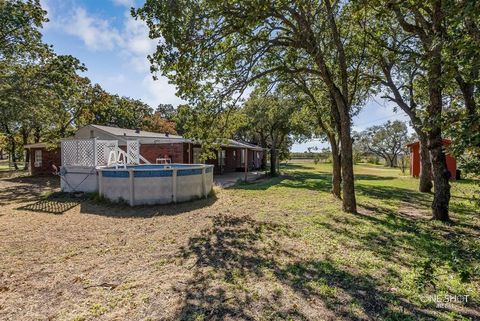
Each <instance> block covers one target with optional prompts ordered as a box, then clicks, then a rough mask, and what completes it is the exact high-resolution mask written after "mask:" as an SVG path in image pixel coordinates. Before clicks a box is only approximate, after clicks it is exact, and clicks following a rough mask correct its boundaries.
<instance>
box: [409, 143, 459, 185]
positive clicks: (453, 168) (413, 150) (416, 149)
mask: <svg viewBox="0 0 480 321" xmlns="http://www.w3.org/2000/svg"><path fill="white" fill-rule="evenodd" d="M443 144H444V146H448V145H449V144H450V142H449V141H444V142H443ZM409 146H410V175H411V176H413V177H419V176H420V170H421V162H420V143H418V142H417V143H414V144H412V145H409ZM445 157H446V161H447V168H448V171H449V172H450V178H451V179H455V178H456V175H457V160H456V159H455V158H454V157H453V156H451V155H449V154H446V155H445Z"/></svg>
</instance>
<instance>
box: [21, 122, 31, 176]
mask: <svg viewBox="0 0 480 321" xmlns="http://www.w3.org/2000/svg"><path fill="white" fill-rule="evenodd" d="M28 134H29V133H28V131H25V130H22V143H23V146H25V145H27V144H28ZM29 162H30V153H28V152H27V153H25V164H24V165H23V169H24V170H27V169H28V164H29Z"/></svg>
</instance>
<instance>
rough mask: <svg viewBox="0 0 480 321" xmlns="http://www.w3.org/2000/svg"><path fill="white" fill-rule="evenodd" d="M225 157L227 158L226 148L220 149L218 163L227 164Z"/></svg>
mask: <svg viewBox="0 0 480 321" xmlns="http://www.w3.org/2000/svg"><path fill="white" fill-rule="evenodd" d="M225 158H226V155H225V150H223V149H222V150H219V151H218V164H219V165H221V166H225Z"/></svg>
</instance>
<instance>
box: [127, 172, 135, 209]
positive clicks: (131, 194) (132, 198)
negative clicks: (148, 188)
mask: <svg viewBox="0 0 480 321" xmlns="http://www.w3.org/2000/svg"><path fill="white" fill-rule="evenodd" d="M128 178H129V181H130V202H129V203H130V206H133V205H134V198H135V184H134V182H133V181H134V177H133V169H131V168H130V169H129V170H128Z"/></svg>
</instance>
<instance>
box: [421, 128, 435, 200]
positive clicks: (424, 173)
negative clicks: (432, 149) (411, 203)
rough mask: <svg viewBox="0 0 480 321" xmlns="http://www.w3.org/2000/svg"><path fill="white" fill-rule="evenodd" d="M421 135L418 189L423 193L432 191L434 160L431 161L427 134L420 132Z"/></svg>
mask: <svg viewBox="0 0 480 321" xmlns="http://www.w3.org/2000/svg"><path fill="white" fill-rule="evenodd" d="M418 136H419V137H420V184H419V187H418V190H419V191H420V192H422V193H430V192H431V191H432V187H433V184H432V162H431V161H430V153H429V151H428V139H427V136H426V135H425V134H424V133H422V132H419V133H418Z"/></svg>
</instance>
